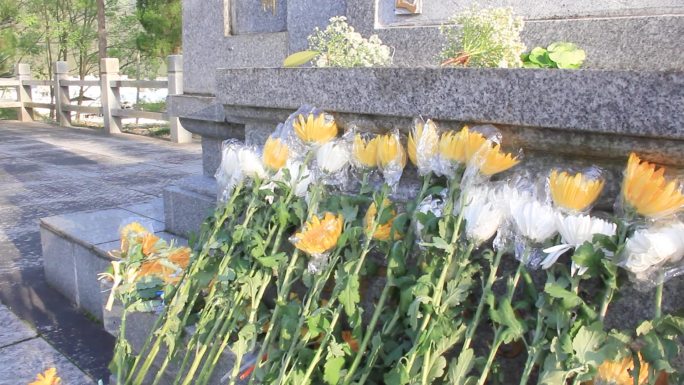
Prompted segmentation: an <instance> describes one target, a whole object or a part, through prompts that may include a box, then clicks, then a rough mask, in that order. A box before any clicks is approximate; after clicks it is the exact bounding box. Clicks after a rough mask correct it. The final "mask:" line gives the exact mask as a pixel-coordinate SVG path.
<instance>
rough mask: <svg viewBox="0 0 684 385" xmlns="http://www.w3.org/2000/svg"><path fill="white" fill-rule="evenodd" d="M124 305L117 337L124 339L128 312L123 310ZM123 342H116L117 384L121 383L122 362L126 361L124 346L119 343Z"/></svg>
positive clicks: (122, 373) (122, 376)
mask: <svg viewBox="0 0 684 385" xmlns="http://www.w3.org/2000/svg"><path fill="white" fill-rule="evenodd" d="M125 309H126V307H124V312H123V314H122V315H121V327H120V328H119V339H120V340H123V341H126V314H128V312H127V311H126V310H125ZM120 344H123V343H120V342H118V343H117V344H116V347H117V349H116V358H117V363H116V383H117V384H118V385H120V384H121V380H122V379H123V378H124V363H125V362H126V357H125V354H126V352H125V351H121V350H124V349H125V347H124V346H123V345H120Z"/></svg>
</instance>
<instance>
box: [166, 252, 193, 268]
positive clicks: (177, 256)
mask: <svg viewBox="0 0 684 385" xmlns="http://www.w3.org/2000/svg"><path fill="white" fill-rule="evenodd" d="M169 261H171V262H172V263H173V264H174V265H176V266H178V267H180V268H181V269H185V268H187V267H188V265H189V264H190V248H188V247H181V248H180V249H177V250H176V251H174V252H173V253H171V255H169Z"/></svg>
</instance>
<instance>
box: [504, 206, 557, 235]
mask: <svg viewBox="0 0 684 385" xmlns="http://www.w3.org/2000/svg"><path fill="white" fill-rule="evenodd" d="M509 207H510V215H511V219H512V221H513V224H514V225H515V229H516V231H517V232H518V234H520V235H522V236H523V237H525V238H527V239H528V240H530V241H533V242H536V243H542V242H544V241H545V240H547V239H549V238H551V236H553V235H554V234H555V233H556V223H555V214H556V213H555V211H554V209H553V207H551V206H549V205H546V204H542V203H540V202H539V201H537V200H529V199H527V198H526V197H525V196H524V195H522V196H519V197H517V198H516V199H515V200H514V201H512V202H510V205H509Z"/></svg>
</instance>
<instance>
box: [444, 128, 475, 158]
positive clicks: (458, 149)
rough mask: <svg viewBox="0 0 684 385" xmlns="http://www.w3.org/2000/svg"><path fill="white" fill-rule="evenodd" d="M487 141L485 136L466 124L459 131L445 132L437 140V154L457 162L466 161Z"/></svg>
mask: <svg viewBox="0 0 684 385" xmlns="http://www.w3.org/2000/svg"><path fill="white" fill-rule="evenodd" d="M486 142H487V138H485V137H484V135H482V134H481V133H479V132H477V131H470V129H469V128H468V126H465V127H463V129H462V130H461V131H459V132H454V131H450V132H445V133H444V134H442V137H441V139H440V141H439V154H440V155H441V156H442V158H444V159H448V160H451V161H454V162H458V163H468V162H469V161H470V160H471V159H472V158H473V156H474V155H475V154H476V153H477V151H478V150H479V149H480V148H482V146H483V145H485V143H486Z"/></svg>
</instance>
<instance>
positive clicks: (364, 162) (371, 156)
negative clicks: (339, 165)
mask: <svg viewBox="0 0 684 385" xmlns="http://www.w3.org/2000/svg"><path fill="white" fill-rule="evenodd" d="M352 155H353V156H354V160H355V161H356V163H358V164H359V165H361V166H363V167H366V168H374V167H376V166H377V157H378V138H373V139H370V140H368V141H365V140H363V138H361V135H359V134H356V136H354V143H352Z"/></svg>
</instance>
